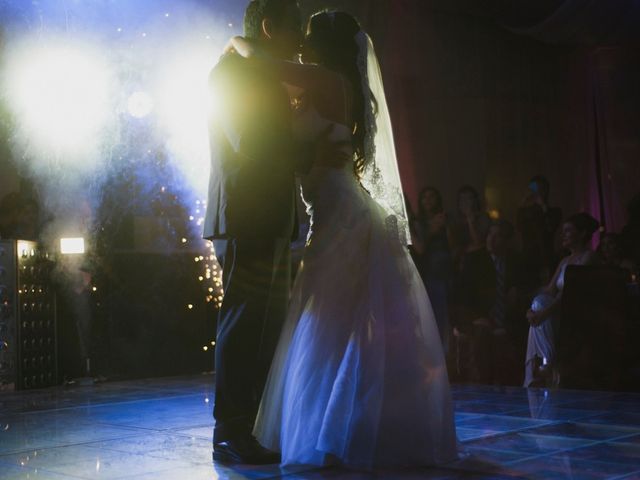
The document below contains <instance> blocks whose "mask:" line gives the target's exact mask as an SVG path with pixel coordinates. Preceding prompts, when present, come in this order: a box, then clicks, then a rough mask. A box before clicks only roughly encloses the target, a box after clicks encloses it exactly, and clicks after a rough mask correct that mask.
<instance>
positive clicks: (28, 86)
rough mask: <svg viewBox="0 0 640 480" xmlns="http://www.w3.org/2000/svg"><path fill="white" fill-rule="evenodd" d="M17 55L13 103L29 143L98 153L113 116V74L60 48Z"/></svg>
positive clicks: (12, 69)
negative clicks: (98, 141)
mask: <svg viewBox="0 0 640 480" xmlns="http://www.w3.org/2000/svg"><path fill="white" fill-rule="evenodd" d="M14 53H15V54H14V55H13V56H12V57H10V62H9V64H8V75H9V77H8V78H9V84H8V88H9V93H10V95H9V98H10V101H11V102H12V103H11V105H12V107H13V109H14V110H15V113H16V118H17V119H18V123H19V126H21V127H22V129H23V133H24V134H25V135H26V138H27V139H28V141H29V142H30V143H31V144H33V143H35V144H36V146H38V147H40V148H41V149H42V150H43V151H49V152H51V151H52V152H54V153H56V154H64V155H72V154H83V153H86V151H87V149H91V148H93V147H94V146H95V145H96V138H97V136H98V135H99V133H100V129H101V128H102V127H103V126H104V123H105V120H106V117H107V114H108V113H109V108H108V100H109V91H108V79H109V74H108V69H107V68H106V66H105V65H104V64H103V63H102V62H101V61H100V60H99V57H98V56H97V55H95V54H94V53H92V52H87V51H84V50H83V49H80V48H76V47H72V46H67V45H58V46H56V45H55V44H54V45H47V46H43V45H38V46H33V45H31V46H28V45H26V46H23V48H21V49H20V48H19V49H16V50H15V51H14Z"/></svg>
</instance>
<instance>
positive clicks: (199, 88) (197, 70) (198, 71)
mask: <svg viewBox="0 0 640 480" xmlns="http://www.w3.org/2000/svg"><path fill="white" fill-rule="evenodd" d="M181 53H182V52H181ZM215 61H216V56H215V55H214V54H213V53H212V52H211V51H210V50H203V51H197V50H196V51H195V52H193V51H192V53H190V55H187V56H186V57H185V56H184V54H183V55H181V56H180V57H178V58H177V59H175V60H174V61H173V63H170V64H168V65H167V66H166V67H167V68H166V71H165V72H164V73H163V74H162V75H161V77H160V78H161V79H162V82H161V83H160V85H159V90H158V95H157V98H158V113H159V114H160V116H161V119H162V121H163V123H164V125H165V127H166V128H167V130H168V132H167V133H168V137H169V139H168V142H167V146H168V148H169V150H170V151H171V153H172V154H173V155H175V156H176V158H177V159H178V161H179V164H180V165H181V167H182V170H183V172H184V173H185V175H186V176H187V178H188V180H189V182H190V183H191V185H192V186H193V187H194V189H195V190H196V191H198V192H200V191H204V190H205V189H206V177H207V176H206V172H207V171H208V168H209V156H208V155H209V154H208V135H207V117H208V115H209V111H210V109H211V108H212V104H213V99H212V98H211V95H210V94H209V89H208V84H207V79H208V76H209V72H210V70H211V68H212V67H213V65H214V64H215ZM203 172H204V174H203Z"/></svg>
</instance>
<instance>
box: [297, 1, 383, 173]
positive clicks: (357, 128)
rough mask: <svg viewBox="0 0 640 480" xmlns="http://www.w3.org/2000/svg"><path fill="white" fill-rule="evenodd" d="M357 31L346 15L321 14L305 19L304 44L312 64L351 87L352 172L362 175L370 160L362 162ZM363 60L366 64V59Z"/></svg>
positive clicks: (362, 119)
mask: <svg viewBox="0 0 640 480" xmlns="http://www.w3.org/2000/svg"><path fill="white" fill-rule="evenodd" d="M361 30H362V28H361V27H360V24H359V23H358V21H357V20H356V19H355V18H354V17H353V16H351V15H349V14H348V13H345V12H333V11H322V12H318V13H316V14H314V15H313V16H312V17H311V18H310V19H309V24H308V25H307V36H306V42H307V43H308V46H309V47H310V48H311V49H312V50H313V53H314V54H315V59H314V60H315V62H316V63H318V64H320V65H322V66H324V67H326V68H329V69H330V70H333V71H335V72H338V73H340V74H342V75H344V76H345V77H346V78H347V79H348V80H349V82H350V83H351V86H352V87H353V120H354V131H353V137H352V138H353V148H354V151H355V155H356V160H355V167H354V168H355V171H356V174H358V175H360V174H361V173H362V172H363V170H364V167H365V164H366V162H367V161H371V160H373V159H368V158H365V146H364V141H365V134H366V132H365V95H364V92H363V81H362V78H361V74H360V70H359V69H358V54H359V48H358V43H357V41H356V35H357V34H358V33H359V32H360V31H361ZM365 55H366V52H365ZM363 60H364V61H365V62H366V58H364V59H363ZM371 98H373V95H371ZM373 102H374V103H375V99H373Z"/></svg>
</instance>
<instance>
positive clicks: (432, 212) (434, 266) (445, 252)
mask: <svg viewBox="0 0 640 480" xmlns="http://www.w3.org/2000/svg"><path fill="white" fill-rule="evenodd" d="M413 224H414V232H415V233H414V249H415V250H416V253H417V256H416V260H417V261H416V263H417V265H418V270H419V272H420V275H421V276H422V280H423V282H424V284H425V287H426V289H427V292H428V293H429V298H430V300H431V306H432V307H433V311H434V314H435V316H436V322H437V324H438V329H439V331H440V339H441V340H442V346H443V347H444V350H445V353H446V352H447V350H448V346H449V328H450V327H449V295H450V289H451V283H452V276H453V263H452V259H451V251H450V248H449V228H448V226H447V217H446V215H445V213H444V207H443V202H442V195H441V194H440V192H439V191H438V190H437V189H436V188H434V187H425V188H423V189H422V191H421V192H420V195H419V197H418V215H417V216H416V217H415V219H414V221H413Z"/></svg>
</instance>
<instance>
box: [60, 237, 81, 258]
mask: <svg viewBox="0 0 640 480" xmlns="http://www.w3.org/2000/svg"><path fill="white" fill-rule="evenodd" d="M60 253H62V254H63V255H78V254H82V253H84V238H82V237H72V238H61V239H60Z"/></svg>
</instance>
